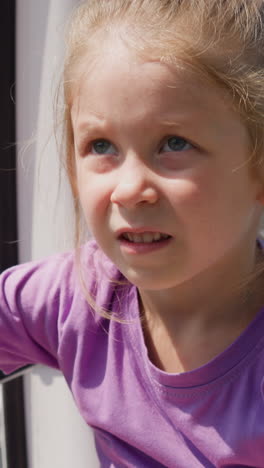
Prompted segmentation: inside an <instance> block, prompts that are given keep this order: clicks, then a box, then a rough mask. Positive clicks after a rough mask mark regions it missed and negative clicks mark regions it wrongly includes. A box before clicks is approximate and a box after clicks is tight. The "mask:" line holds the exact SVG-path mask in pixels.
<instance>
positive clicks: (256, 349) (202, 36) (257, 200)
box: [0, 0, 264, 468]
mask: <svg viewBox="0 0 264 468" xmlns="http://www.w3.org/2000/svg"><path fill="white" fill-rule="evenodd" d="M263 21H264V1H263V0H259V1H258V0H228V1H225V0H188V1H187V0H111V1H109V0H100V1H99V0H89V1H87V2H85V3H84V4H83V5H82V6H80V7H79V9H78V11H77V12H76V14H75V17H74V19H73V21H72V24H71V29H70V32H69V42H68V51H67V57H66V62H65V70H64V95H65V131H66V133H65V137H66V139H65V141H66V148H65V155H66V158H67V170H68V175H69V178H70V182H71V186H72V191H73V195H74V198H75V203H76V213H77V218H78V219H77V221H78V222H79V217H80V216H79V214H80V207H81V209H82V212H83V214H84V217H85V219H86V221H87V225H88V227H89V229H90V230H91V232H92V234H93V236H94V239H95V240H93V241H90V242H88V243H86V244H85V245H83V246H81V247H78V248H77V249H76V253H67V254H64V255H58V256H55V257H53V258H49V259H47V260H44V261H42V262H38V263H31V264H25V265H20V266H18V267H15V268H12V269H10V270H8V271H6V272H4V273H3V274H2V276H1V296H0V309H1V316H0V323H1V341H0V367H1V368H2V369H3V370H4V371H5V372H7V373H9V372H11V371H13V370H14V369H15V368H17V367H19V366H23V365H25V364H28V363H36V362H38V363H39V362H40V363H44V364H47V365H49V366H53V367H55V368H59V369H61V371H62V372H63V374H64V376H65V379H66V380H67V382H68V385H69V386H70V388H71V391H72V393H73V396H74V399H75V401H76V404H77V406H78V408H79V410H80V412H81V414H82V415H83V417H84V419H85V421H86V422H87V424H89V425H91V426H92V427H93V428H94V432H95V440H96V445H97V449H98V454H99V458H100V461H101V466H102V467H105V468H106V467H107V468H110V467H111V468H112V467H135V468H146V467H151V468H154V467H170V468H171V467H173V468H174V467H177V468H178V467H180V468H182V467H183V468H198V467H208V468H209V467H224V466H225V467H227V466H230V467H231V466H251V467H264V423H263V421H264V309H263V308H262V304H264V298H263V287H262V282H263V274H262V270H263V253H262V248H261V243H260V241H259V240H257V239H258V233H259V226H260V218H261V213H262V209H263V202H264V185H263V165H262V160H263V151H264V138H263V123H264V73H263V70H264V69H263V64H264V53H263V50H264V49H263V47H264V23H263Z"/></svg>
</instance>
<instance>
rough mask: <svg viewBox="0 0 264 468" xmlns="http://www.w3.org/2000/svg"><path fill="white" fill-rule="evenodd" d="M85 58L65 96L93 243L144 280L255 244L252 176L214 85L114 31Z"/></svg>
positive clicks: (167, 281) (159, 280)
mask: <svg viewBox="0 0 264 468" xmlns="http://www.w3.org/2000/svg"><path fill="white" fill-rule="evenodd" d="M99 52H100V53H99V54H98V57H97V59H95V60H94V61H93V62H92V63H91V60H89V57H87V58H84V59H83V62H82V69H81V70H80V77H81V78H80V82H79V83H78V92H77V91H76V93H75V97H74V101H73V106H72V122H73V129H74V139H75V158H76V169H77V170H76V172H77V185H78V190H79V197H80V201H81V204H82V207H83V211H84V215H85V217H86V220H87V223H88V226H89V228H90V230H91V232H92V234H93V235H94V237H95V238H96V240H97V242H98V244H99V246H100V247H101V248H102V250H103V251H104V252H105V253H106V255H107V256H108V257H109V258H110V259H111V260H112V261H113V262H114V263H115V264H116V265H117V267H118V268H119V269H120V270H121V271H122V273H123V274H124V275H125V276H126V277H127V278H128V279H129V280H130V281H131V282H132V283H134V284H136V285H137V286H138V287H140V288H142V289H146V290H147V289H152V290H154V289H155V290H159V289H165V288H171V287H175V286H177V285H179V284H181V283H183V282H185V281H188V280H190V279H192V280H193V279H194V278H195V277H196V276H197V275H199V274H200V273H203V272H205V271H208V273H209V274H211V273H212V272H213V271H216V272H217V271H218V270H220V269H222V272H225V274H226V276H225V279H226V280H227V281H228V275H229V274H232V271H234V268H236V266H237V264H238V262H239V259H240V258H241V255H242V256H243V257H245V256H246V255H250V254H252V250H253V248H252V245H254V241H255V236H256V233H257V226H258V223H259V216H260V203H259V202H258V196H259V193H260V185H259V182H258V181H257V180H255V179H254V178H253V176H252V175H251V172H250V170H249V165H248V164H247V160H248V158H249V154H250V145H249V138H248V134H247V131H246V129H245V127H244V126H243V124H242V123H241V121H240V119H239V117H238V116H237V115H236V114H235V113H234V111H233V110H232V109H231V104H230V102H229V101H228V98H227V96H226V94H225V93H224V91H223V90H219V89H217V88H214V87H213V86H209V85H208V83H203V82H202V80H201V79H198V78H197V76H195V75H194V74H191V72H188V71H186V70H184V69H183V68H182V67H181V66H180V64H179V66H178V67H169V66H167V65H165V64H162V63H160V62H156V61H147V60H146V61H143V60H140V59H139V58H137V57H136V55H135V54H133V52H131V51H129V50H128V48H127V47H126V46H125V45H123V43H122V41H121V40H120V41H119V40H118V39H116V40H113V41H112V42H108V44H107V45H106V46H104V47H102V49H101V50H100V51H99Z"/></svg>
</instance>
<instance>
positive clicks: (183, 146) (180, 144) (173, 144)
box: [161, 136, 193, 152]
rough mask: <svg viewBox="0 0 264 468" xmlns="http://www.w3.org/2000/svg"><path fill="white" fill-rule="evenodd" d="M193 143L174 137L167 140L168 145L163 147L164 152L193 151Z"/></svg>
mask: <svg viewBox="0 0 264 468" xmlns="http://www.w3.org/2000/svg"><path fill="white" fill-rule="evenodd" d="M192 148H193V146H192V145H191V143H188V141H186V140H185V139H184V138H181V137H177V136H173V137H170V138H168V139H167V141H166V143H165V144H164V145H163V146H162V148H161V151H162V152H171V151H176V152H177V151H186V150H189V149H192Z"/></svg>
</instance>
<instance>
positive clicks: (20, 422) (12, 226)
mask: <svg viewBox="0 0 264 468" xmlns="http://www.w3.org/2000/svg"><path fill="white" fill-rule="evenodd" d="M15 7H16V2H15V0H4V1H2V2H1V15H0V63H1V71H0V103H1V105H0V270H4V269H6V268H8V267H9V266H12V265H14V264H16V263H17V261H18V251H17V242H16V240H17V214H16V210H17V208H16V149H15V140H16V128H15V13H16V8H15ZM3 403H4V420H5V439H6V454H7V467H8V468H27V456H26V455H27V454H26V439H25V418H24V397H23V379H22V377H19V378H17V379H15V380H14V381H11V382H8V383H5V384H4V385H3Z"/></svg>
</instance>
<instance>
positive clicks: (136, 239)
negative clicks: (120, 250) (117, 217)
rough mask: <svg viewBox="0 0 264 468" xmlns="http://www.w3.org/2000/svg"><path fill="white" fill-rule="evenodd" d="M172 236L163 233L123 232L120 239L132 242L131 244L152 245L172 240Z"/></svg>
mask: <svg viewBox="0 0 264 468" xmlns="http://www.w3.org/2000/svg"><path fill="white" fill-rule="evenodd" d="M170 237H171V236H170V235H168V234H163V233H161V232H142V233H135V232H123V233H122V234H121V235H120V236H119V239H120V240H121V241H122V240H123V241H127V242H130V243H131V244H151V243H153V242H155V243H158V242H161V241H164V240H168V239H170Z"/></svg>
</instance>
